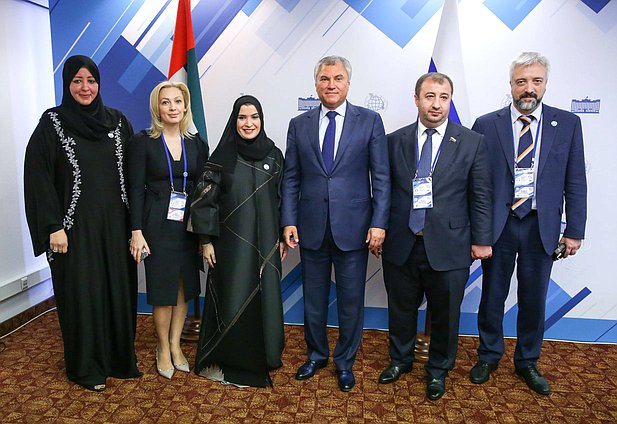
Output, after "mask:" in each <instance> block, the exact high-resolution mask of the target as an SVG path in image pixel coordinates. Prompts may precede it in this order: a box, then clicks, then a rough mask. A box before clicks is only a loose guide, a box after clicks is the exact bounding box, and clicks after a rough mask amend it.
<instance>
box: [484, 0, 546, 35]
mask: <svg viewBox="0 0 617 424" xmlns="http://www.w3.org/2000/svg"><path fill="white" fill-rule="evenodd" d="M539 3H540V0H520V1H503V0H486V1H485V2H484V5H485V6H486V7H487V8H488V9H489V10H490V11H491V12H493V13H494V14H495V16H497V17H498V18H499V19H500V20H501V22H503V23H504V24H506V25H507V26H508V28H510V29H511V30H514V28H516V27H517V26H518V24H520V23H521V22H523V19H525V18H526V17H527V15H529V14H530V13H531V11H532V10H533V9H534V8H535V7H536V6H537V5H538V4H539Z"/></svg>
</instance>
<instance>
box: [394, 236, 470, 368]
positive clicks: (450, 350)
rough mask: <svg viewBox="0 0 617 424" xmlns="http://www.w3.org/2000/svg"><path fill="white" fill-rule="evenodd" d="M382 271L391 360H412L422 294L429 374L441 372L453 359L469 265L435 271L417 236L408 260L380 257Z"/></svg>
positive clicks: (397, 363)
mask: <svg viewBox="0 0 617 424" xmlns="http://www.w3.org/2000/svg"><path fill="white" fill-rule="evenodd" d="M383 273H384V283H385V286H386V291H387V293H388V322H389V333H390V360H391V362H392V363H393V364H395V365H410V364H411V363H412V362H413V360H414V348H415V344H416V333H417V328H418V307H419V306H420V304H421V303H422V299H423V296H424V294H426V300H427V302H428V308H429V310H430V312H431V342H430V346H429V359H428V361H427V363H426V365H425V368H426V370H427V372H428V374H429V375H430V376H431V377H435V378H445V377H446V375H447V374H448V370H451V369H452V368H454V362H455V360H456V350H457V347H458V327H459V319H460V309H461V302H462V301H463V295H464V293H465V284H466V283H467V279H468V278H469V269H468V268H463V269H456V270H451V271H435V270H434V269H432V268H431V266H430V265H429V263H428V259H427V257H426V251H425V250H424V241H423V239H422V238H421V237H418V238H416V242H415V243H414V246H413V248H412V250H411V254H410V255H409V258H408V259H407V261H406V262H405V263H404V264H403V265H402V266H399V265H395V264H393V263H391V262H388V261H383Z"/></svg>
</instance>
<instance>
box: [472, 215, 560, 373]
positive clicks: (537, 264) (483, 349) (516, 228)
mask: <svg viewBox="0 0 617 424" xmlns="http://www.w3.org/2000/svg"><path fill="white" fill-rule="evenodd" d="M515 262H516V264H517V270H516V278H517V280H518V290H517V299H518V317H517V323H516V333H517V343H516V349H515V351H514V365H515V367H517V368H522V367H526V366H528V365H531V364H535V363H536V362H537V361H538V358H539V357H540V349H541V348H542V340H543V337H544V313H545V309H546V293H547V290H548V284H549V279H550V276H551V269H552V267H553V261H552V258H551V257H550V255H547V254H546V251H545V250H544V247H543V246H542V241H541V240H540V231H539V227H538V216H537V215H535V214H531V215H527V216H526V217H525V218H523V219H518V218H516V217H514V216H509V217H508V220H507V221H506V225H505V227H504V230H503V232H502V233H501V236H500V237H499V239H498V240H497V242H496V243H495V245H494V246H493V256H492V257H491V258H490V259H488V260H484V261H482V274H483V276H482V300H481V301H480V308H479V310H478V330H479V333H480V347H479V348H478V357H479V359H480V360H483V361H486V362H490V363H497V362H499V360H500V359H501V357H502V355H503V352H504V342H503V316H504V304H505V301H506V298H507V297H508V292H509V291H510V280H511V278H512V273H513V271H514V264H515Z"/></svg>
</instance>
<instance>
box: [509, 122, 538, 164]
mask: <svg viewBox="0 0 617 424" xmlns="http://www.w3.org/2000/svg"><path fill="white" fill-rule="evenodd" d="M543 117H544V111H542V113H541V114H540V120H539V121H538V127H537V128H536V137H535V138H534V139H533V140H532V141H533V149H532V150H531V167H532V168H533V167H534V165H535V163H536V148H537V147H538V137H539V136H540V128H542V118H543ZM517 121H518V118H517ZM532 122H533V120H532ZM529 126H531V124H529ZM529 131H531V128H529ZM519 132H520V131H519ZM519 138H520V137H519ZM513 144H514V167H515V168H518V163H517V162H516V158H517V156H518V155H517V154H516V152H517V150H518V149H517V145H516V141H513Z"/></svg>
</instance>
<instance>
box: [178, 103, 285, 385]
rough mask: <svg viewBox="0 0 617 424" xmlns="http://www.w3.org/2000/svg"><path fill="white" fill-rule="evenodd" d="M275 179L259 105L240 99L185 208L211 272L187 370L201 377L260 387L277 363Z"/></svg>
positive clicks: (279, 249) (278, 172)
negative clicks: (193, 360) (188, 208)
mask: <svg viewBox="0 0 617 424" xmlns="http://www.w3.org/2000/svg"><path fill="white" fill-rule="evenodd" d="M282 174H283V154H282V153H281V151H280V149H278V148H277V147H276V146H275V145H274V143H273V142H272V140H270V139H269V138H268V137H267V136H266V132H265V130H264V128H263V112H262V109H261V104H260V103H259V101H258V100H257V99H256V98H255V97H253V96H242V97H240V98H239V99H237V100H236V102H235V103H234V106H233V111H232V113H231V116H230V117H229V121H228V122H227V126H226V127H225V131H224V132H223V136H222V137H221V140H220V142H219V144H218V147H217V148H216V150H215V151H214V152H213V153H212V156H211V157H210V160H209V162H208V163H207V164H206V171H205V172H204V174H203V175H202V177H201V180H200V182H199V185H198V187H197V190H196V194H195V200H194V201H193V203H192V204H191V218H190V221H189V230H190V231H193V232H195V233H197V234H200V235H201V237H202V245H203V246H202V247H203V256H204V258H205V259H206V261H207V262H208V265H209V266H210V268H211V270H210V276H209V277H210V278H208V283H207V286H206V299H205V305H204V312H203V316H202V325H201V334H200V338H199V346H198V349H197V357H196V364H195V372H196V373H197V374H199V375H202V376H204V377H208V378H210V379H213V380H217V381H222V382H227V383H232V384H236V385H239V386H254V387H266V386H271V385H272V380H271V379H270V374H269V370H272V369H275V368H278V367H280V366H281V365H282V362H281V354H282V352H283V347H284V333H283V307H282V303H281V289H280V281H281V259H282V257H284V255H285V253H286V251H285V250H284V248H283V246H284V243H279V204H280V194H279V187H280V183H281V179H282V176H283V175H282Z"/></svg>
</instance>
